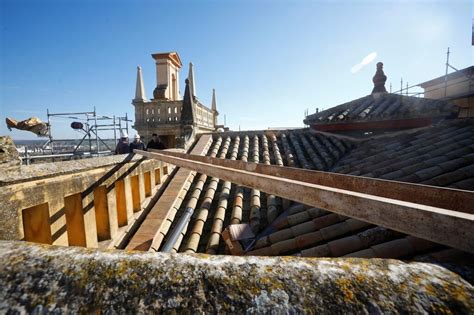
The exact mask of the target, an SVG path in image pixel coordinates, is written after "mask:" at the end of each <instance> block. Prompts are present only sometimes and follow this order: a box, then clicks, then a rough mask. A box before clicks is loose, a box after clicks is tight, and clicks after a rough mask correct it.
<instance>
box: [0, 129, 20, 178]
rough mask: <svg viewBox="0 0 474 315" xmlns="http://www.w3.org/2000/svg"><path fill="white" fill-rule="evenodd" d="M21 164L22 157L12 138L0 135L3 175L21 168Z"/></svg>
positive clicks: (0, 162)
mask: <svg viewBox="0 0 474 315" xmlns="http://www.w3.org/2000/svg"><path fill="white" fill-rule="evenodd" d="M20 166H21V159H20V156H19V155H18V151H17V149H16V147H15V144H14V143H13V140H12V138H10V137H9V136H0V172H2V175H3V174H6V173H8V172H11V171H14V170H17V169H19V168H20Z"/></svg>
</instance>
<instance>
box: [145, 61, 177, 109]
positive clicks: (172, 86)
mask: <svg viewBox="0 0 474 315" xmlns="http://www.w3.org/2000/svg"><path fill="white" fill-rule="evenodd" d="M151 56H152V57H153V59H155V63H156V88H155V90H154V91H153V98H154V99H160V100H169V101H177V100H178V99H179V69H181V67H182V66H183V64H182V63H181V60H180V59H179V56H178V54H177V53H176V52H168V53H158V54H152V55H151Z"/></svg>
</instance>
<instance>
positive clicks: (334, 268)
mask: <svg viewBox="0 0 474 315" xmlns="http://www.w3.org/2000/svg"><path fill="white" fill-rule="evenodd" d="M0 261H1V262H2V263H1V264H0V283H1V284H2V285H1V287H0V313H5V312H6V313H8V312H9V311H13V312H27V313H31V312H38V313H43V312H55V313H65V312H67V313H70V312H72V313H77V312H79V313H96V312H103V313H108V314H115V313H120V314H122V313H127V314H128V313H156V312H173V313H174V312H182V311H185V312H187V313H201V312H205V313H215V312H221V313H275V314H284V313H322V314H364V313H365V314H367V313H371V314H381V313H430V314H436V313H438V314H469V313H472V310H473V309H474V289H473V287H472V286H471V285H470V284H469V283H467V282H466V281H464V280H463V279H462V278H460V277H459V276H458V275H456V274H455V273H452V272H450V271H448V270H446V269H444V268H442V267H439V266H437V265H433V264H427V263H404V262H401V261H398V260H386V259H370V260H369V259H343V258H327V259H314V258H297V257H291V258H290V257H268V258H265V257H236V256H208V255H185V254H164V253H138V252H125V251H100V250H92V249H83V248H77V247H76V248H75V247H55V246H49V245H37V244H30V243H25V242H17V241H11V242H7V241H0Z"/></svg>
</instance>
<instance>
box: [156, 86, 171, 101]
mask: <svg viewBox="0 0 474 315" xmlns="http://www.w3.org/2000/svg"><path fill="white" fill-rule="evenodd" d="M167 88H168V84H159V85H157V86H156V88H155V89H154V90H153V98H154V99H165V98H166V96H165V92H166V89H167Z"/></svg>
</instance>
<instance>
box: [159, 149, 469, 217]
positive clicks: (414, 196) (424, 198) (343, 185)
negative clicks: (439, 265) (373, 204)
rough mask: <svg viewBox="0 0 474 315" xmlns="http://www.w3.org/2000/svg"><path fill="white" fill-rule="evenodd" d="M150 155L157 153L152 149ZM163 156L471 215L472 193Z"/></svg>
mask: <svg viewBox="0 0 474 315" xmlns="http://www.w3.org/2000/svg"><path fill="white" fill-rule="evenodd" d="M152 152H159V151H154V150H152ZM163 154H166V155H170V156H176V157H180V158H184V159H189V160H193V161H199V162H204V163H209V164H212V165H220V166H224V167H228V168H233V169H238V170H244V171H251V172H257V173H260V174H264V175H271V176H278V177H284V178H287V179H293V180H297V181H302V182H306V183H311V184H316V185H324V186H330V187H334V188H340V189H345V190H350V191H356V192H360V193H365V194H370V195H376V196H380V197H386V198H391V199H397V200H403V201H408V202H413V203H418V204H424V205H428V206H433V207H438V208H444V209H450V210H454V211H459V212H465V213H470V214H474V206H473V205H474V192H472V191H466V190H460V189H453V188H446V187H435V186H428V185H421V184H412V183H404V182H397V181H391V180H384V179H376V178H369V177H360V176H352V175H345V174H337V173H330V172H321V171H312V170H305V169H302V168H294V167H281V166H276V165H264V164H257V163H245V162H243V161H231V160H224V159H216V158H211V157H207V156H196V155H192V154H183V153H175V152H166V153H163Z"/></svg>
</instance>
